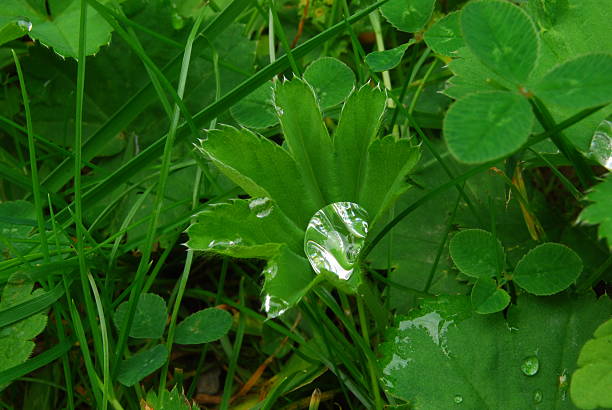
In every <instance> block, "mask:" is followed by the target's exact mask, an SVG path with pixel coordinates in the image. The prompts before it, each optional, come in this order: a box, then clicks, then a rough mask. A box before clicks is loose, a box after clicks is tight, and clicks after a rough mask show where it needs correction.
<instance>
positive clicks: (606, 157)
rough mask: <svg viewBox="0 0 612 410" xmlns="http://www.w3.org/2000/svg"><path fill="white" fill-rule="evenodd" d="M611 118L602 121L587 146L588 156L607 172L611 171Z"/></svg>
mask: <svg viewBox="0 0 612 410" xmlns="http://www.w3.org/2000/svg"><path fill="white" fill-rule="evenodd" d="M611 120H612V117H608V118H606V119H605V120H603V121H602V122H601V123H600V124H599V126H598V127H597V129H596V130H595V132H594V133H593V139H592V140H591V145H590V146H589V156H590V157H591V158H593V159H594V160H595V161H597V162H599V164H600V165H602V166H603V167H605V168H606V169H607V170H608V171H612V121H611Z"/></svg>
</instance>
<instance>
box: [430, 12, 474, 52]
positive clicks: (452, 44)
mask: <svg viewBox="0 0 612 410" xmlns="http://www.w3.org/2000/svg"><path fill="white" fill-rule="evenodd" d="M460 16H461V15H460V12H458V11H454V12H452V13H449V14H448V15H446V16H444V17H443V18H441V19H440V20H438V21H436V22H435V23H434V25H432V26H431V27H430V28H429V30H427V31H426V32H425V36H424V39H425V43H427V45H428V46H429V48H431V49H432V50H433V51H435V52H436V53H439V54H443V55H445V56H452V55H453V54H455V53H456V52H457V50H459V49H460V48H461V47H464V46H465V43H464V42H463V33H462V32H461V21H460Z"/></svg>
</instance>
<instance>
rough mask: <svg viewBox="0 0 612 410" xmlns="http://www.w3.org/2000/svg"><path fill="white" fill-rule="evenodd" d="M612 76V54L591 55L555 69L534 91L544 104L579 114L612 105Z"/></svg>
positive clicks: (537, 84)
mask: <svg viewBox="0 0 612 410" xmlns="http://www.w3.org/2000/svg"><path fill="white" fill-rule="evenodd" d="M611 72H612V55H611V54H590V55H586V56H581V57H578V58H575V59H573V60H570V61H567V62H565V63H563V64H561V65H559V66H558V67H555V68H554V69H552V70H551V71H550V72H549V73H548V74H546V75H545V76H544V77H543V78H542V79H540V80H539V81H538V82H537V83H535V84H534V85H533V87H532V88H533V92H534V93H535V94H536V95H537V96H538V97H540V98H542V100H543V101H544V102H545V103H547V104H550V105H555V104H557V105H560V106H562V107H568V108H571V109H573V110H575V111H578V110H581V109H584V108H588V107H593V106H596V105H600V104H606V103H608V102H610V101H612V82H611V81H610V73H611Z"/></svg>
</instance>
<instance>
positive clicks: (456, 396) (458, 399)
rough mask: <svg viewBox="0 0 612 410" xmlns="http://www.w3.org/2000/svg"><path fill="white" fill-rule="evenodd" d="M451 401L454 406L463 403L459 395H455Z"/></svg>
mask: <svg viewBox="0 0 612 410" xmlns="http://www.w3.org/2000/svg"><path fill="white" fill-rule="evenodd" d="M453 401H454V402H455V403H456V404H461V403H463V396H462V395H460V394H457V395H455V397H453Z"/></svg>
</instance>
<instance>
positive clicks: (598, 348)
mask: <svg viewBox="0 0 612 410" xmlns="http://www.w3.org/2000/svg"><path fill="white" fill-rule="evenodd" d="M594 336H595V337H594V338H593V339H590V340H589V341H587V342H586V344H585V345H584V346H583V347H582V350H581V351H580V356H578V366H579V367H580V368H579V369H578V370H576V372H575V373H574V374H573V375H572V383H571V386H570V393H571V397H572V401H573V402H574V404H576V406H578V407H579V408H581V409H595V408H598V407H603V408H609V407H612V390H611V389H610V386H612V319H610V320H608V321H607V322H605V323H603V324H602V325H601V326H599V327H598V328H597V330H596V331H595V335H594Z"/></svg>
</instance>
